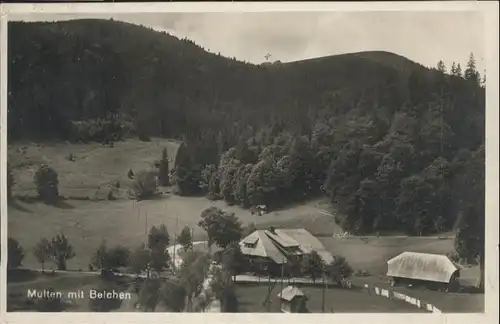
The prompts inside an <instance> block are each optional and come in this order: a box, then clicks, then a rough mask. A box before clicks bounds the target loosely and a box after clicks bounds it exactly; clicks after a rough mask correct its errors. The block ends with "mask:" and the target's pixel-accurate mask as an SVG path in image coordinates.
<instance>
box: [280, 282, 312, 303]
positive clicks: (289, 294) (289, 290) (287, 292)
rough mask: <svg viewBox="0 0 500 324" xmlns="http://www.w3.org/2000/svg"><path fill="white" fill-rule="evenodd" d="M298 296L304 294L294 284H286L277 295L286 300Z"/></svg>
mask: <svg viewBox="0 0 500 324" xmlns="http://www.w3.org/2000/svg"><path fill="white" fill-rule="evenodd" d="M300 296H304V297H305V296H306V295H305V294H304V292H303V291H302V290H300V289H299V288H297V287H295V286H287V287H286V288H285V289H283V290H282V291H281V292H280V293H279V294H278V297H279V298H281V299H284V300H286V301H291V300H293V299H294V298H295V297H300Z"/></svg>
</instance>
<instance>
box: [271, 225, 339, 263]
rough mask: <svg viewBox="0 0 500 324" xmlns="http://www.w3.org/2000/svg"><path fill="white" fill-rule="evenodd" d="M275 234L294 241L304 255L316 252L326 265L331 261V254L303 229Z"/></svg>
mask: <svg viewBox="0 0 500 324" xmlns="http://www.w3.org/2000/svg"><path fill="white" fill-rule="evenodd" d="M276 233H277V234H278V235H280V236H281V235H287V236H288V237H290V238H292V239H293V240H295V241H296V242H297V243H298V244H299V247H300V249H301V250H302V252H303V253H304V254H309V253H311V252H312V251H316V252H317V253H318V254H319V256H320V257H321V259H322V260H323V262H325V263H326V264H329V263H331V262H332V261H333V256H332V254H331V253H330V252H328V251H327V250H326V249H325V246H324V245H323V244H322V243H321V242H320V240H318V238H317V237H316V236H314V235H312V234H311V233H310V232H309V231H307V230H306V229H304V228H294V229H277V230H276Z"/></svg>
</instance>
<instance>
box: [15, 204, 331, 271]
mask: <svg viewBox="0 0 500 324" xmlns="http://www.w3.org/2000/svg"><path fill="white" fill-rule="evenodd" d="M210 206H218V207H220V208H223V209H225V210H228V211H232V212H235V214H236V215H237V217H239V219H240V220H241V221H242V222H243V223H244V224H247V223H250V222H253V223H255V224H256V225H257V226H258V227H268V226H269V225H275V226H284V225H283V224H286V226H290V227H306V228H308V229H311V230H312V231H313V232H314V229H315V228H316V229H320V230H321V231H324V228H325V224H327V225H328V224H330V225H331V226H332V227H333V226H334V224H333V221H332V220H331V219H329V218H328V216H324V215H321V214H317V213H315V211H314V209H313V208H312V207H310V206H301V207H297V208H293V209H290V211H280V212H278V213H270V214H267V215H263V216H252V215H251V214H250V212H249V211H247V210H243V209H241V208H239V207H236V206H231V207H227V206H226V204H225V203H224V202H222V201H215V202H212V201H209V200H207V199H205V198H203V197H199V198H192V197H191V198H189V197H179V196H175V195H169V196H166V197H165V198H163V199H157V200H152V201H142V202H139V203H136V202H134V201H131V200H117V201H78V200H73V201H72V200H68V201H66V202H65V206H64V207H61V208H58V207H54V206H48V205H45V204H43V203H40V202H35V203H25V202H17V203H16V204H15V205H10V206H9V217H8V223H9V236H11V237H14V238H16V239H17V240H19V242H20V243H21V245H22V246H23V247H24V248H25V250H27V251H28V253H26V257H25V261H24V265H25V266H29V267H35V266H37V264H36V260H35V259H34V257H33V256H32V255H31V252H30V251H31V249H32V248H33V247H34V246H35V244H36V243H37V241H38V240H39V239H40V237H47V238H51V237H53V236H54V235H56V234H57V233H59V232H62V233H64V234H65V235H66V236H67V237H68V238H69V240H70V242H71V244H72V245H73V246H74V248H75V252H76V254H77V255H76V257H75V258H74V259H72V260H70V262H69V263H68V266H69V267H71V268H76V269H78V268H82V269H84V270H85V269H86V268H87V265H88V262H89V261H90V258H91V255H92V253H93V252H94V251H95V249H96V248H97V246H98V245H99V244H100V243H101V241H102V240H103V239H105V240H106V241H107V243H108V244H109V245H116V244H122V245H125V246H129V247H135V246H137V245H138V244H140V243H141V242H145V240H146V230H147V229H149V228H150V227H151V226H153V225H160V224H165V225H166V226H167V228H168V229H169V232H170V234H171V236H173V234H174V233H175V232H177V233H179V232H180V230H181V229H182V227H183V226H185V225H187V226H189V227H191V228H192V229H193V233H194V236H195V239H205V238H206V235H205V232H204V231H203V230H202V229H201V228H199V227H198V226H197V223H198V221H199V220H200V214H201V212H202V211H203V210H204V209H205V208H208V207H210Z"/></svg>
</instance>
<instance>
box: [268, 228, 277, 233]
mask: <svg viewBox="0 0 500 324" xmlns="http://www.w3.org/2000/svg"><path fill="white" fill-rule="evenodd" d="M269 232H271V233H272V234H276V231H275V230H274V226H271V227H269Z"/></svg>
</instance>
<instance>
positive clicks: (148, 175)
mask: <svg viewBox="0 0 500 324" xmlns="http://www.w3.org/2000/svg"><path fill="white" fill-rule="evenodd" d="M157 193H158V184H157V183H156V176H155V175H154V173H153V172H150V171H141V172H139V173H137V174H136V175H135V178H134V181H133V182H132V186H131V194H132V196H133V197H134V198H135V199H137V200H141V199H148V198H152V197H153V196H155V195H156V194H157Z"/></svg>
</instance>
